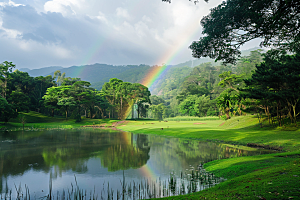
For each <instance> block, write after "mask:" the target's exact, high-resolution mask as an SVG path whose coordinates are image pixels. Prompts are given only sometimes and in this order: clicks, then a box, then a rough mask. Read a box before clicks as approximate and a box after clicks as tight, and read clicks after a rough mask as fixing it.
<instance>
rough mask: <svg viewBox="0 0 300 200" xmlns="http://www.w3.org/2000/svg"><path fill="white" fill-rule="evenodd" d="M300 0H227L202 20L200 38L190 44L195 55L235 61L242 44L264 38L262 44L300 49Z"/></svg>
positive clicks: (230, 61) (228, 61)
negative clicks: (201, 35)
mask: <svg viewBox="0 0 300 200" xmlns="http://www.w3.org/2000/svg"><path fill="white" fill-rule="evenodd" d="M299 19H300V1H299V0H264V1H261V0H227V1H223V2H222V3H221V4H220V5H218V6H217V7H215V8H213V9H211V12H210V14H209V15H207V16H205V17H203V18H202V20H201V25H202V26H203V31H202V34H203V35H204V37H200V40H199V41H195V42H193V43H192V44H191V45H190V49H192V52H193V56H194V57H196V58H200V57H210V58H215V59H216V60H224V61H225V62H226V63H235V62H236V56H238V55H240V53H241V52H240V50H239V48H240V46H242V45H243V44H245V43H246V42H248V41H250V40H253V39H255V38H261V39H262V40H263V41H262V42H261V46H276V47H282V48H286V49H289V50H292V51H295V52H296V51H300V23H299Z"/></svg>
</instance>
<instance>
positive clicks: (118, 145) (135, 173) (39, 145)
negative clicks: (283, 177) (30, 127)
mask: <svg viewBox="0 0 300 200" xmlns="http://www.w3.org/2000/svg"><path fill="white" fill-rule="evenodd" d="M260 153H263V152H260V151H244V150H239V149H235V148H229V147H227V146H225V145H224V144H217V143H212V142H200V141H196V140H184V139H178V138H166V137H160V136H155V135H143V134H132V133H128V132H120V131H111V130H102V129H80V130H52V131H32V132H9V133H0V193H1V195H2V196H0V199H4V196H5V195H7V196H8V195H10V196H12V198H13V199H16V198H18V197H22V198H23V199H26V198H27V197H29V195H30V197H31V199H37V198H44V199H46V198H48V199H49V197H51V196H55V198H57V197H59V198H60V199H62V198H69V197H71V196H72V197H74V195H81V196H85V197H86V199H89V198H90V197H91V198H93V197H94V198H95V197H96V198H97V199H122V198H124V197H126V199H138V198H149V197H160V196H169V195H176V194H184V193H189V192H191V191H197V190H201V189H203V188H205V187H209V186H210V185H214V184H215V183H218V182H219V181H221V180H219V179H214V178H213V175H211V174H207V173H206V175H204V173H205V172H204V170H203V169H202V168H201V164H203V163H206V162H208V161H212V160H216V159H222V158H228V157H237V156H241V155H254V154H260ZM201 173H202V174H201ZM196 179H197V183H196V182H195V181H196ZM191 180H192V181H193V182H192V183H191ZM205 180H206V181H205ZM201 181H202V182H201ZM207 181H208V182H209V183H208V182H207ZM172 187H173V188H172ZM141 193H142V194H141ZM22 195H23V196H22ZM68 196H69V197H68Z"/></svg>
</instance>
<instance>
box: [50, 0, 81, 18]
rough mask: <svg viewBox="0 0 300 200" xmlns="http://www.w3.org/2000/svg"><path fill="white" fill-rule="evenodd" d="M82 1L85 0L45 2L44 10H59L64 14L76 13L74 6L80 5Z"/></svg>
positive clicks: (53, 0)
mask: <svg viewBox="0 0 300 200" xmlns="http://www.w3.org/2000/svg"><path fill="white" fill-rule="evenodd" d="M81 3H83V1H80V0H52V1H47V2H46V3H45V5H44V10H45V11H46V12H59V13H61V14H63V15H64V16H67V15H69V14H72V15H75V14H76V12H75V10H74V9H73V7H80V5H81Z"/></svg>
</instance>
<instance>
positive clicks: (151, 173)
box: [139, 162, 159, 181]
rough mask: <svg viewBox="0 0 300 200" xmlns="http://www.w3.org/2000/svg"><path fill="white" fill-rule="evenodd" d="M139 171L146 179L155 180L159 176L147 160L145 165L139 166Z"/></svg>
mask: <svg viewBox="0 0 300 200" xmlns="http://www.w3.org/2000/svg"><path fill="white" fill-rule="evenodd" d="M139 172H140V173H141V174H142V175H143V177H145V178H148V180H149V179H150V180H154V181H156V180H157V179H158V178H159V173H158V172H157V171H156V170H155V168H154V167H152V165H151V164H150V163H149V162H147V164H146V165H144V166H142V167H141V168H139Z"/></svg>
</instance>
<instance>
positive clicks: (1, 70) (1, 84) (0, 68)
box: [0, 61, 16, 99]
mask: <svg viewBox="0 0 300 200" xmlns="http://www.w3.org/2000/svg"><path fill="white" fill-rule="evenodd" d="M14 67H16V65H14V64H12V62H8V61H4V62H3V63H1V64H0V89H1V91H0V92H1V95H2V97H3V98H4V99H6V93H7V82H8V80H9V78H10V73H11V72H12V69H13V68H14Z"/></svg>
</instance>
